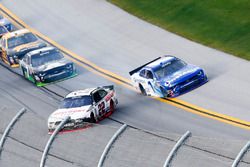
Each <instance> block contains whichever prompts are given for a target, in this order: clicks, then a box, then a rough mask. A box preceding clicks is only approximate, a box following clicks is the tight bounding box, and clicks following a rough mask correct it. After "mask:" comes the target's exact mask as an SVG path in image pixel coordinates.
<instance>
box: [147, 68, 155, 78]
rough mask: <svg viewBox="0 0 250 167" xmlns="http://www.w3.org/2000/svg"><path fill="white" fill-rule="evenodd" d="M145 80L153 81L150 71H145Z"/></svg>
mask: <svg viewBox="0 0 250 167" xmlns="http://www.w3.org/2000/svg"><path fill="white" fill-rule="evenodd" d="M146 78H147V79H153V78H154V77H153V73H152V72H151V71H149V70H147V71H146Z"/></svg>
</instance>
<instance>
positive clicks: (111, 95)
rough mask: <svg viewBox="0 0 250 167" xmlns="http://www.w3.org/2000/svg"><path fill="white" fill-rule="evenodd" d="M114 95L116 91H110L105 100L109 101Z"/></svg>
mask: <svg viewBox="0 0 250 167" xmlns="http://www.w3.org/2000/svg"><path fill="white" fill-rule="evenodd" d="M113 96H114V91H112V92H110V93H109V94H107V96H106V97H105V101H106V102H107V101H109V100H110V99H111V98H112V97H113Z"/></svg>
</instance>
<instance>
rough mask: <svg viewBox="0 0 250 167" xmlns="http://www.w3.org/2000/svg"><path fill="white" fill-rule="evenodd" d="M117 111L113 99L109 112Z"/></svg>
mask: <svg viewBox="0 0 250 167" xmlns="http://www.w3.org/2000/svg"><path fill="white" fill-rule="evenodd" d="M114 111H115V106H114V102H113V101H112V100H111V101H110V105H109V112H111V113H113V112H114Z"/></svg>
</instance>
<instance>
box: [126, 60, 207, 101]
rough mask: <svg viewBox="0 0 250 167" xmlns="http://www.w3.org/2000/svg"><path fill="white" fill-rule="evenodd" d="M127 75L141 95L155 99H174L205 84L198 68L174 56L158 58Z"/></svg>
mask: <svg viewBox="0 0 250 167" xmlns="http://www.w3.org/2000/svg"><path fill="white" fill-rule="evenodd" d="M129 74H130V76H131V80H132V84H133V86H134V87H135V88H136V89H138V90H139V91H140V92H141V93H142V94H143V95H148V96H157V97H176V96H178V95H180V94H183V93H185V92H187V91H189V90H192V89H194V88H196V87H198V86H200V85H202V84H204V83H205V82H207V76H206V74H205V73H204V71H203V70H202V69H201V68H200V67H197V66H195V65H191V64H187V63H186V62H184V61H183V60H181V59H179V58H177V57H174V56H163V57H158V58H157V59H155V60H153V61H150V62H149V63H147V64H144V65H143V66H140V67H138V68H136V69H135V70H133V71H131V72H129Z"/></svg>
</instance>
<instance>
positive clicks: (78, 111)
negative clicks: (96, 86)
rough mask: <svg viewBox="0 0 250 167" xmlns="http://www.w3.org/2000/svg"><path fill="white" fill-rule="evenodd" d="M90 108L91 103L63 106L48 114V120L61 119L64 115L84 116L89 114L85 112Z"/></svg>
mask: <svg viewBox="0 0 250 167" xmlns="http://www.w3.org/2000/svg"><path fill="white" fill-rule="evenodd" d="M90 108H91V105H88V106H83V107H77V108H64V109H58V110H56V111H54V112H53V113H52V114H51V115H50V116H49V120H48V122H56V121H61V120H63V119H64V118H65V117H67V116H69V117H70V119H78V118H84V117H86V116H88V115H89V113H88V112H87V111H88V110H89V109H90Z"/></svg>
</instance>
